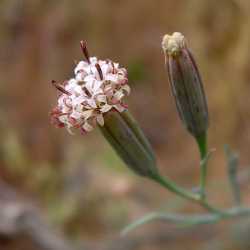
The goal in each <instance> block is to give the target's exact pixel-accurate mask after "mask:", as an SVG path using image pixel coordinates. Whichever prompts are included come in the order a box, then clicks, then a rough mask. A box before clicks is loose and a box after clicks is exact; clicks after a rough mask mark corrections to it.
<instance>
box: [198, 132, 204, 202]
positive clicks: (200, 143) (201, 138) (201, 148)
mask: <svg viewBox="0 0 250 250" xmlns="http://www.w3.org/2000/svg"><path fill="white" fill-rule="evenodd" d="M196 141H197V144H198V147H199V151H200V160H201V162H200V167H201V175H200V195H201V199H202V200H205V198H206V193H205V188H206V177H207V160H206V156H207V135H206V133H204V134H202V135H201V136H199V137H196Z"/></svg>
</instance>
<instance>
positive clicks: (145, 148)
mask: <svg viewBox="0 0 250 250" xmlns="http://www.w3.org/2000/svg"><path fill="white" fill-rule="evenodd" d="M104 121H105V122H104V126H100V129H101V131H102V133H103V135H104V136H105V138H106V139H107V140H108V141H109V143H110V144H111V146H112V147H113V148H114V150H115V151H116V152H117V154H118V155H119V156H120V157H121V158H122V160H123V161H124V162H125V163H126V164H127V165H128V167H129V168H130V169H132V170H133V171H134V172H135V173H137V174H139V175H141V176H146V177H152V176H155V175H157V173H158V171H157V168H156V163H155V156H154V153H153V150H152V149H151V146H150V145H149V142H148V140H147V139H146V137H145V136H144V134H143V132H142V131H141V129H140V128H139V126H138V125H137V123H136V122H135V120H134V119H133V118H132V116H131V114H129V112H128V111H124V112H122V113H120V112H117V111H111V112H108V113H106V114H105V115H104Z"/></svg>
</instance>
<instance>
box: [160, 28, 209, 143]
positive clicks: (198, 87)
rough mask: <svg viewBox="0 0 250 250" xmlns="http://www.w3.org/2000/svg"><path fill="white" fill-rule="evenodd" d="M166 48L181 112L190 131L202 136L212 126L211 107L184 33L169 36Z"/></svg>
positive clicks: (163, 44)
mask: <svg viewBox="0 0 250 250" xmlns="http://www.w3.org/2000/svg"><path fill="white" fill-rule="evenodd" d="M162 48H163V51H164V53H165V58H166V61H165V62H166V67H167V70H168V77H169V82H170V84H171V88H172V92H173V95H174V97H175V102H176V106H177V109H178V113H179V115H180V118H181V120H182V121H183V123H184V125H185V127H186V128H187V129H188V131H189V132H190V133H191V134H192V135H193V136H195V137H196V138H198V137H200V136H202V135H204V134H205V133H206V131H207V128H208V108H207V102H206V96H205V93H204V90H203V85H202V80H201V77H200V73H199V70H198V67H197V65H196V63H195V60H194V58H193V56H192V54H191V52H190V51H189V49H188V48H187V45H186V40H185V37H184V36H183V35H182V34H181V33H178V32H175V33H173V34H172V35H165V36H164V37H163V41H162Z"/></svg>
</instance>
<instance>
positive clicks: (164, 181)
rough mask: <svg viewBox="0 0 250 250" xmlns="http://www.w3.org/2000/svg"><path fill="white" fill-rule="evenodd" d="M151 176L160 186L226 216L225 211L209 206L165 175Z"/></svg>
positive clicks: (212, 211) (198, 196) (210, 210)
mask: <svg viewBox="0 0 250 250" xmlns="http://www.w3.org/2000/svg"><path fill="white" fill-rule="evenodd" d="M151 178H152V179H153V180H154V181H156V182H157V183H159V184H160V185H161V186H163V187H164V188H166V189H168V190H169V191H171V192H173V193H175V194H177V195H179V196H181V197H183V198H185V199H187V200H190V201H194V202H195V203H197V204H199V205H200V206H202V207H203V208H205V209H206V210H208V211H209V212H211V213H214V214H217V215H220V216H228V214H227V212H225V211H222V210H220V209H217V208H215V207H213V206H211V205H210V204H209V203H208V202H207V201H206V200H205V199H202V198H201V196H200V195H198V194H194V193H191V192H189V191H187V190H185V189H184V188H182V187H180V186H178V185H177V184H176V183H174V182H173V181H171V180H170V179H168V178H167V177H163V176H161V175H160V174H158V175H153V176H151Z"/></svg>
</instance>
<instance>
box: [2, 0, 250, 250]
mask: <svg viewBox="0 0 250 250" xmlns="http://www.w3.org/2000/svg"><path fill="white" fill-rule="evenodd" d="M249 13H250V2H249V0H220V1H218V0H189V1H183V0H133V1H132V0H127V1H121V0H99V1H98V0H82V1H80V0H75V1H70V0H61V1H59V0H58V1H56V0H55V1H52V0H51V1H49V0H23V1H22V0H0V44H1V46H0V83H1V84H0V93H1V99H0V102H1V105H0V114H1V115H0V121H1V122H0V126H1V130H0V136H1V146H0V157H1V158H0V163H1V167H0V176H1V182H2V181H3V182H4V183H5V184H3V185H0V198H1V197H2V198H1V199H2V200H1V202H0V203H1V204H2V206H3V207H4V204H6V203H7V202H9V200H12V199H13V200H14V201H16V199H18V200H19V199H20V200H21V202H22V203H24V204H27V203H29V204H32V205H31V206H32V207H35V209H36V210H39V213H41V214H43V215H42V216H44V218H45V219H44V220H45V221H46V225H47V224H49V225H51V226H52V227H53V228H57V229H58V230H60V231H61V232H63V233H64V234H65V235H64V236H63V237H65V238H67V239H68V240H70V241H72V242H79V243H80V245H81V244H86V245H87V246H86V249H126V250H130V249H145V250H146V249H150V250H154V249H185V250H186V249H204V250H207V249H218V250H221V249H226V250H229V249H234V250H236V249H244V250H245V249H249V248H250V241H249V239H248V238H249V237H247V235H249V233H250V219H244V220H237V221H234V222H233V223H232V222H231V223H230V222H227V223H220V224H219V225H216V226H212V225H209V226H202V227H199V228H192V229H187V228H182V229H176V228H174V227H173V226H171V227H170V226H169V225H166V224H164V223H158V222H157V223H156V222H153V223H150V224H148V225H145V226H144V227H143V228H140V229H138V230H136V231H135V233H131V235H128V236H127V237H126V238H119V237H120V236H119V233H120V231H121V230H122V228H123V227H124V226H125V225H127V224H128V223H130V222H131V221H133V220H135V219H136V218H139V217H140V216H142V215H144V214H146V213H147V212H150V211H154V210H157V209H159V208H162V207H164V208H165V210H166V211H175V212H176V211H185V212H187V211H198V208H197V207H196V206H192V205H190V204H189V203H186V202H183V200H181V199H177V198H176V197H175V196H173V195H171V194H169V193H168V192H166V191H164V190H162V188H161V187H158V186H157V185H156V184H154V183H151V182H149V181H148V180H145V179H142V178H139V177H137V176H134V175H133V174H132V173H131V172H130V171H129V170H127V168H126V167H125V165H124V164H123V163H122V162H121V161H120V160H119V158H118V157H117V156H116V155H115V154H114V152H113V151H112V149H111V148H110V147H109V145H108V144H107V143H106V142H105V141H104V139H103V138H102V136H101V135H100V133H99V132H98V131H97V130H96V131H94V132H92V133H90V134H88V135H86V136H81V135H75V136H71V135H69V134H68V133H67V131H65V130H63V129H61V130H59V129H55V128H54V127H53V126H52V125H51V124H50V123H49V117H48V113H49V111H50V110H51V108H52V107H53V106H54V105H55V103H56V95H57V93H56V91H55V89H54V88H53V87H52V86H51V85H50V81H51V80H52V79H55V80H58V81H63V80H65V79H68V78H70V77H71V76H72V72H73V71H72V70H73V67H74V60H80V59H82V54H81V51H80V48H79V41H80V40H82V39H84V40H86V41H87V42H88V48H89V51H90V53H91V55H96V56H98V57H99V58H111V59H113V60H114V61H118V62H120V64H121V65H123V66H125V67H126V68H127V69H128V72H129V82H130V84H131V87H132V94H131V96H130V98H128V103H129V107H130V110H131V112H132V113H133V114H134V116H135V117H136V118H137V119H138V121H139V122H140V124H141V126H142V127H143V129H144V131H145V133H146V134H147V135H148V137H149V139H150V141H151V143H152V145H153V146H154V148H155V151H156V153H157V156H158V160H159V165H160V169H161V171H162V172H163V173H164V174H165V175H168V176H169V177H171V178H172V179H174V180H175V181H177V182H178V183H180V184H182V185H183V186H185V187H189V188H191V187H194V186H196V185H197V184H198V178H199V166H198V163H199V158H198V150H197V148H196V145H195V143H194V141H193V139H192V138H191V136H190V135H188V134H187V132H186V131H185V130H184V129H183V127H182V125H181V123H180V121H179V118H178V116H177V114H176V109H175V104H174V102H173V98H172V96H171V93H170V89H169V85H168V81H167V74H166V70H165V68H164V57H163V53H162V51H161V39H162V36H163V35H164V34H165V33H172V32H174V31H180V32H182V33H183V34H184V35H185V36H186V37H187V39H188V41H189V46H190V48H191V49H192V51H193V52H194V55H195V57H196V60H197V62H198V65H199V67H200V71H201V74H202V77H203V80H204V85H205V89H206V93H207V96H208V104H209V110H210V129H209V145H210V148H216V152H215V153H214V155H213V158H212V160H211V161H210V164H209V184H210V185H209V188H208V189H209V194H210V199H211V200H213V201H214V202H217V204H218V206H222V207H223V206H230V205H231V204H232V198H231V196H230V190H229V185H228V183H227V179H226V172H227V171H226V164H225V156H224V153H223V145H224V144H230V145H231V147H232V148H233V149H235V150H236V151H238V152H239V153H240V156H241V158H240V169H241V171H247V169H249V162H250V154H249V145H250V126H249V125H250V122H249V113H250V105H249V104H250V98H249V91H250V70H249V63H250V51H249V50H250V49H249V45H250V31H249V27H250V15H249ZM241 177H242V178H241V180H242V191H243V194H244V201H245V202H250V199H249V195H248V194H249V192H250V190H249V185H247V184H248V182H249V179H248V178H247V177H246V175H244V174H242V175H241ZM6 185H7V186H6ZM1 187H2V188H1ZM6 189H8V191H7V190H6ZM9 189H10V190H9ZM9 192H10V193H9ZM16 195H17V197H18V198H17V197H16ZM24 200H25V202H24ZM26 200H27V201H26ZM14 204H15V203H14ZM7 211H12V210H8V209H7ZM12 212H13V211H12ZM0 214H1V206H0ZM248 222H249V223H248ZM4 228H6V227H5V226H4V227H3V229H4ZM21 229H23V228H22V227H21ZM3 231H4V230H3ZM14 231H15V230H14ZM0 232H1V223H0ZM11 232H12V231H11ZM20 232H21V233H19V231H18V233H14V234H13V233H9V234H8V233H7V234H6V235H4V233H3V236H0V249H1V250H2V249H6V250H9V249H18V250H20V249H26V250H30V249H51V248H39V247H41V246H39V247H38V246H36V244H35V243H34V242H33V243H32V240H31V239H30V238H32V237H33V236H32V234H27V233H23V232H22V230H20ZM44 241H45V240H44ZM82 242H83V243H82ZM88 247H89V248H88ZM59 249H63V248H62V247H59ZM65 249H66V248H65ZM80 249H83V250H84V249H85V247H83V245H82V247H81V248H80Z"/></svg>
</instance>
